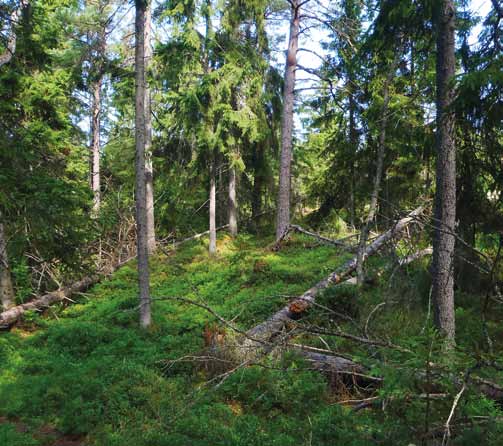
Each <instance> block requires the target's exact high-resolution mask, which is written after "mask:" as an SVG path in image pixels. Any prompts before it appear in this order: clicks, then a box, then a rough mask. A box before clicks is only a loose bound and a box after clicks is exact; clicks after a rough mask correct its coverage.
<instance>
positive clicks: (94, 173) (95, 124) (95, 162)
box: [90, 74, 103, 217]
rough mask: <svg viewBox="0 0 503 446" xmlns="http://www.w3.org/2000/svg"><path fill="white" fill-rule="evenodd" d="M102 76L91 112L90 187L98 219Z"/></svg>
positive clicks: (92, 89) (93, 86)
mask: <svg viewBox="0 0 503 446" xmlns="http://www.w3.org/2000/svg"><path fill="white" fill-rule="evenodd" d="M102 83H103V77H102V75H101V74H100V75H98V79H96V81H95V82H93V83H92V85H91V91H92V95H93V100H92V112H91V115H92V116H91V154H90V155H91V156H90V183H91V184H90V186H91V190H92V191H93V210H92V216H93V217H97V216H98V214H99V211H100V206H101V184H100V183H101V182H100V146H101V143H100V134H101V86H102Z"/></svg>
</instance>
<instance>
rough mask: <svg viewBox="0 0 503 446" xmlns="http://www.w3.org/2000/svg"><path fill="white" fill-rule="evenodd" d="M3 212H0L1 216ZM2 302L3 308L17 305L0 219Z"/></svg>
mask: <svg viewBox="0 0 503 446" xmlns="http://www.w3.org/2000/svg"><path fill="white" fill-rule="evenodd" d="M1 217H2V214H1V213H0V218H1ZM0 304H1V306H2V308H3V310H8V309H9V308H11V307H12V306H14V305H15V295H14V287H13V286H12V277H11V273H10V268H9V259H8V256H7V240H6V237H5V230H4V226H3V223H2V222H1V221H0Z"/></svg>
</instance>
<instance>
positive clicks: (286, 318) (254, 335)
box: [243, 207, 423, 354]
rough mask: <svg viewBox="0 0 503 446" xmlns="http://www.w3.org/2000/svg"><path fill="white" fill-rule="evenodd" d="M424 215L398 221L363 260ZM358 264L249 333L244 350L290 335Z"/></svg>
mask: <svg viewBox="0 0 503 446" xmlns="http://www.w3.org/2000/svg"><path fill="white" fill-rule="evenodd" d="M422 212H423V208H422V207H419V208H417V209H415V210H414V211H412V212H410V213H409V214H408V215H407V216H406V217H404V218H402V219H400V220H398V221H397V222H395V224H394V225H393V226H392V227H391V228H390V229H389V230H388V231H386V232H384V233H383V234H381V235H380V236H378V237H377V238H376V239H375V240H374V241H373V242H372V243H370V244H369V245H368V246H367V247H366V248H365V250H364V253H363V261H365V260H366V259H368V257H370V256H372V255H373V254H375V253H376V252H377V251H379V250H380V249H381V248H382V247H383V246H385V245H386V244H387V243H388V242H390V241H391V240H393V239H398V238H400V237H401V236H402V233H403V230H404V229H405V228H406V227H407V226H408V225H409V224H411V223H412V222H414V221H415V220H416V219H417V218H418V217H419V216H420V215H421V214H422ZM356 264H357V257H356V256H355V257H353V258H352V259H350V260H349V261H347V262H346V263H345V264H344V265H342V266H341V267H339V268H337V269H336V270H335V271H334V272H332V273H331V274H330V275H329V276H328V277H326V278H324V279H323V280H321V281H320V282H318V283H317V284H316V285H314V286H313V287H312V288H310V289H309V290H307V291H306V292H305V293H304V294H302V295H301V296H299V297H297V298H295V299H293V300H292V301H290V303H289V304H288V305H286V306H285V307H283V308H282V309H281V310H279V311H278V312H276V313H275V314H274V315H272V316H271V317H270V318H269V319H267V320H266V321H264V322H262V323H261V324H259V325H256V326H255V327H253V328H251V329H250V330H248V332H247V337H246V338H245V339H244V340H243V347H244V348H243V351H244V352H248V353H247V354H249V352H252V351H253V349H252V348H251V347H252V345H250V344H253V343H256V342H257V341H256V340H260V341H261V342H263V343H266V344H267V343H269V342H270V341H271V340H273V339H274V338H275V337H276V336H278V335H281V334H283V336H286V337H288V334H287V333H285V329H287V328H288V326H289V325H290V324H291V323H292V322H294V321H295V320H298V319H299V318H300V317H302V315H303V313H304V312H305V311H306V310H308V309H309V308H310V307H311V306H312V305H313V304H314V302H315V301H316V297H317V296H318V295H319V294H320V293H321V292H322V291H324V290H326V289H327V288H328V287H329V286H332V285H338V284H340V283H341V282H342V281H343V280H344V279H346V278H347V277H348V276H349V275H350V274H351V273H353V272H354V271H355V269H356ZM257 346H258V345H257Z"/></svg>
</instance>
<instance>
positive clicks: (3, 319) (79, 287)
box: [0, 275, 102, 328]
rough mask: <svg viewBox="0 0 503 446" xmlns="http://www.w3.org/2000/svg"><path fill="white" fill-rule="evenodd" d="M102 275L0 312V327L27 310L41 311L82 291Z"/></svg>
mask: <svg viewBox="0 0 503 446" xmlns="http://www.w3.org/2000/svg"><path fill="white" fill-rule="evenodd" d="M101 277H102V276H97V275H96V276H89V277H85V278H84V279H82V280H79V281H78V282H76V283H74V284H73V285H71V286H68V287H64V288H60V289H59V290H57V291H53V292H52V293H47V294H45V295H43V296H41V297H39V298H37V299H35V300H32V301H31V302H27V303H25V304H22V305H18V306H16V307H12V308H10V309H9V310H7V311H4V312H3V313H0V328H7V327H9V326H10V325H12V324H13V323H14V322H16V321H17V320H18V319H19V318H20V317H21V316H22V315H23V314H24V313H26V312H27V311H41V310H43V309H46V308H48V307H50V306H51V305H53V304H55V303H57V302H61V301H63V300H65V299H69V298H70V296H71V295H72V294H75V293H79V292H84V291H86V290H87V289H88V288H89V287H91V286H92V285H94V284H95V283H97V282H98V281H99V280H100V278H101Z"/></svg>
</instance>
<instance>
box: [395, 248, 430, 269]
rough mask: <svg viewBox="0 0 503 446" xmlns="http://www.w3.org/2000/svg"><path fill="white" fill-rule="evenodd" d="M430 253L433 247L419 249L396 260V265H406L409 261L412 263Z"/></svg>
mask: <svg viewBox="0 0 503 446" xmlns="http://www.w3.org/2000/svg"><path fill="white" fill-rule="evenodd" d="M431 254H433V248H432V247H431V246H430V247H428V248H424V249H421V250H419V251H416V252H415V253H413V254H410V255H408V256H407V257H403V258H401V259H400V260H398V266H405V265H408V264H409V263H412V262H414V261H415V260H418V259H421V258H423V257H425V256H428V255H431Z"/></svg>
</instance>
